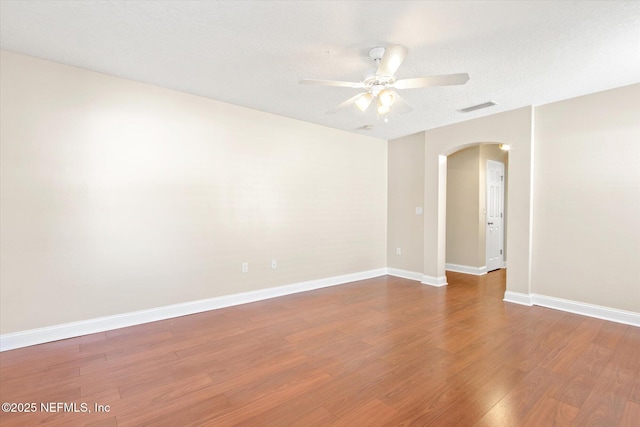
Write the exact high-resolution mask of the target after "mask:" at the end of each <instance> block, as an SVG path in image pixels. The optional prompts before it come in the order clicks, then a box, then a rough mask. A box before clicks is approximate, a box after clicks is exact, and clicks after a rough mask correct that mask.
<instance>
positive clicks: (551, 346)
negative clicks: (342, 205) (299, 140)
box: [0, 271, 640, 427]
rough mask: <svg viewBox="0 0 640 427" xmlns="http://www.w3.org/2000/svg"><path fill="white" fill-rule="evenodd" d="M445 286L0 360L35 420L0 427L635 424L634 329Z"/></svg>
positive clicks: (452, 280) (319, 296)
mask: <svg viewBox="0 0 640 427" xmlns="http://www.w3.org/2000/svg"><path fill="white" fill-rule="evenodd" d="M447 276H448V278H449V286H446V287H443V288H434V287H430V286H425V285H421V284H419V283H417V282H413V281H409V280H405V279H400V278H395V277H391V276H386V277H380V278H376V279H370V280H365V281H360V282H354V283H351V284H347V285H342V286H336V287H330V288H324V289H319V290H315V291H311V292H306V293H301V294H295V295H290V296H286V297H281V298H277V299H272V300H267V301H262V302H257V303H253V304H247V305H242V306H237V307H230V308H226V309H221V310H216V311H211V312H207V313H202V314H197V315H192V316H185V317H181V318H176V319H170V320H165V321H160V322H155V323H149V324H145V325H139V326H134V327H129V328H124V329H118V330H114V331H109V332H105V333H99V334H94V335H89V336H83V337H78V338H72V339H68V340H63V341H58V342H53V343H48V344H42V345H38V346H33V347H28V348H23V349H17V350H12V351H6V352H3V353H0V395H1V399H0V400H2V402H15V403H18V404H28V403H32V402H33V403H35V404H36V406H37V407H36V409H37V411H36V412H35V413H20V414H17V413H1V414H0V424H1V425H2V426H23V425H24V426H33V425H37V424H40V423H42V424H47V425H61V426H62V425H64V426H76V425H77V426H83V425H87V426H116V425H117V426H144V425H153V426H163V425H166V426H186V425H212V426H227V425H244V426H287V425H298V426H315V425H336V426H339V425H345V426H360V425H362V426H386V425H388V426H400V425H417V426H429V425H433V426H476V425H477V426H491V427H496V426H509V427H512V426H552V425H555V426H570V425H575V426H591V425H593V426H596V425H597V426H608V427H610V426H638V425H639V422H640V421H639V420H640V328H636V327H632V326H625V325H621V324H616V323H611V322H607V321H603V320H599V319H593V318H589V317H582V316H578V315H573V314H569V313H564V312H561V311H555V310H550V309H545V308H541V307H524V306H520V305H516V304H510V303H505V302H503V301H502V297H503V294H504V271H497V272H493V273H489V274H487V275H485V276H480V277H476V276H468V275H464V274H459V273H451V272H449V273H448V274H447ZM57 402H60V403H66V404H67V405H72V404H76V405H77V406H76V407H75V409H76V410H77V411H78V412H64V409H65V408H64V407H60V408H57V407H56V405H55V403H57ZM41 403H45V404H47V403H49V405H50V406H52V407H53V409H56V408H57V409H58V411H59V412H44V411H43V410H42V408H41V406H40V405H41ZM83 404H86V405H87V406H86V407H83V406H82V405H83ZM96 404H99V405H103V412H97V411H96V410H95V409H96V408H95V406H94V405H96ZM106 405H108V407H109V410H108V412H107V411H106ZM66 409H67V410H69V409H74V407H72V406H68V407H67V408H66ZM83 409H86V410H90V411H91V412H90V413H89V412H82V411H83Z"/></svg>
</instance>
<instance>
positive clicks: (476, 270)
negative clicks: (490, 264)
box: [444, 263, 487, 276]
mask: <svg viewBox="0 0 640 427" xmlns="http://www.w3.org/2000/svg"><path fill="white" fill-rule="evenodd" d="M444 268H445V270H448V271H455V272H456V273H465V274H473V275H474V276H482V275H483V274H487V266H486V265H483V266H482V267H470V266H468V265H460V264H449V263H446V264H445V266H444Z"/></svg>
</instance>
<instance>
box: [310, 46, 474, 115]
mask: <svg viewBox="0 0 640 427" xmlns="http://www.w3.org/2000/svg"><path fill="white" fill-rule="evenodd" d="M408 53H409V50H408V49H407V48H406V47H404V46H400V45H393V46H389V47H388V48H386V49H385V48H384V47H374V48H373V49H370V50H369V58H371V59H372V60H373V61H374V62H375V63H376V66H377V69H376V71H375V73H373V74H368V75H367V76H365V78H364V80H363V81H361V82H343V81H336V80H314V79H303V80H300V83H301V84H308V85H319V86H334V87H348V88H353V89H364V90H365V91H366V92H363V93H361V94H359V95H356V96H354V97H353V98H350V99H348V100H346V101H345V102H343V103H342V104H340V105H338V107H336V108H333V109H331V110H329V111H327V113H335V112H337V111H339V110H341V109H343V108H346V107H348V106H350V105H353V104H355V106H356V107H357V108H358V109H359V110H360V111H366V110H367V109H368V108H369V106H370V105H371V103H372V102H373V100H374V99H377V111H378V115H385V114H388V113H389V112H390V111H391V107H392V106H393V105H394V104H395V103H396V101H402V102H401V104H403V105H402V106H404V107H405V108H404V110H405V112H409V111H411V110H412V108H411V107H410V106H409V105H408V104H407V103H406V101H404V100H402V98H401V97H400V95H398V94H397V93H396V92H395V91H393V90H392V89H398V90H403V89H417V88H426V87H433V86H451V85H463V84H465V83H466V82H467V81H468V80H469V75H468V74H466V73H460V74H447V75H440V76H430V77H419V78H412V79H402V80H396V77H395V74H396V71H398V68H400V65H402V62H404V59H405V58H406V56H407V54H408Z"/></svg>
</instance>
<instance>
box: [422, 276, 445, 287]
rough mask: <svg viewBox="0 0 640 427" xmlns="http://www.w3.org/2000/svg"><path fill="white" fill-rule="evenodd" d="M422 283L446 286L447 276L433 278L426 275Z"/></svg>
mask: <svg viewBox="0 0 640 427" xmlns="http://www.w3.org/2000/svg"><path fill="white" fill-rule="evenodd" d="M422 283H423V284H425V285H430V286H438V287H440V286H446V285H447V276H440V277H433V276H427V275H426V274H423V275H422Z"/></svg>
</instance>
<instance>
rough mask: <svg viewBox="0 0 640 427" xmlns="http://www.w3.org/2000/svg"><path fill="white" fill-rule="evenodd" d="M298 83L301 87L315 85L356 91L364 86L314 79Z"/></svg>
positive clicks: (355, 83) (356, 83)
mask: <svg viewBox="0 0 640 427" xmlns="http://www.w3.org/2000/svg"><path fill="white" fill-rule="evenodd" d="M298 83H300V84H301V85H317V86H336V87H351V88H356V89H362V88H364V84H362V83H358V82H341V81H338V80H314V79H302V80H300V81H299V82H298Z"/></svg>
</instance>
